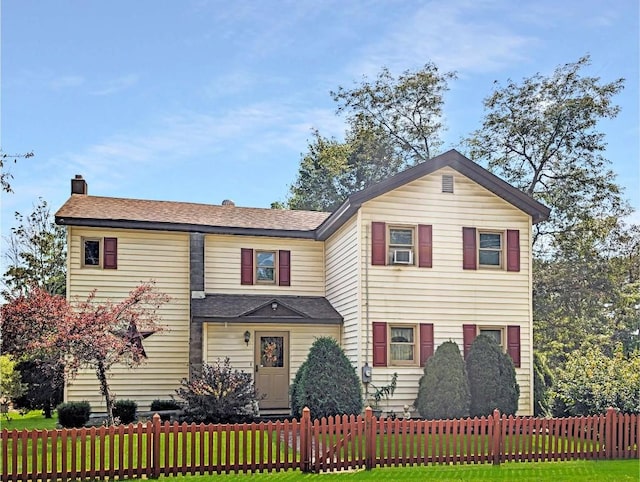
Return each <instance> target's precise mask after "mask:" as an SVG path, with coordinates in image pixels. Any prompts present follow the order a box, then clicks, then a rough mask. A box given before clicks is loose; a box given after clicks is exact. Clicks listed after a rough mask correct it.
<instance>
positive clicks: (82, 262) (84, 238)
mask: <svg viewBox="0 0 640 482" xmlns="http://www.w3.org/2000/svg"><path fill="white" fill-rule="evenodd" d="M103 239H104V238H101V237H98V236H82V237H81V238H80V243H81V244H80V246H81V254H80V266H81V267H82V268H87V269H102V266H103V263H102V258H103V255H104V245H103ZM87 241H95V242H97V243H98V264H87V263H86V259H87V258H86V256H85V250H86V245H85V243H86V242H87Z"/></svg>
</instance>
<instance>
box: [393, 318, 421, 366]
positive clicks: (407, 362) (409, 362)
mask: <svg viewBox="0 0 640 482" xmlns="http://www.w3.org/2000/svg"><path fill="white" fill-rule="evenodd" d="M393 328H411V329H412V330H413V342H394V341H393V338H392V336H391V330H392V329H393ZM387 330H388V331H387V353H388V364H389V366H403V367H414V366H419V365H420V353H419V349H420V341H419V339H418V338H419V335H420V332H419V328H418V325H417V324H414V323H411V324H409V323H387ZM393 344H402V345H411V346H413V360H394V359H393V352H392V350H391V345H393Z"/></svg>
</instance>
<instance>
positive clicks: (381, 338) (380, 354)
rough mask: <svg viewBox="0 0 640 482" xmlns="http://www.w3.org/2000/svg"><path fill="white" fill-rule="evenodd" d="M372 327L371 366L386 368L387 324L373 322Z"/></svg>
mask: <svg viewBox="0 0 640 482" xmlns="http://www.w3.org/2000/svg"><path fill="white" fill-rule="evenodd" d="M372 325H373V366H374V367H386V366H387V324H386V323H385V322H384V321H374V322H373V323H372Z"/></svg>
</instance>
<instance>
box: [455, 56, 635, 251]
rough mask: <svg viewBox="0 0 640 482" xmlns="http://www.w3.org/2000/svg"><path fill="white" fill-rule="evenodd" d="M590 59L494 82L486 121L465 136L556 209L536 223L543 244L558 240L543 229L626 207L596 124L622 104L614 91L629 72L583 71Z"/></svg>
mask: <svg viewBox="0 0 640 482" xmlns="http://www.w3.org/2000/svg"><path fill="white" fill-rule="evenodd" d="M589 64H590V58H589V56H585V57H582V58H580V59H578V61H577V62H572V63H567V64H565V65H562V66H560V67H558V68H557V69H556V70H555V71H554V72H553V74H551V75H550V76H543V75H541V74H536V75H534V76H532V77H529V78H526V79H524V80H523V81H522V82H520V83H517V82H514V81H511V80H510V81H509V82H508V83H507V85H506V86H504V87H502V86H500V85H499V84H497V88H496V90H495V91H494V92H493V93H492V94H491V95H490V96H489V97H487V98H486V99H485V101H484V105H485V110H486V114H485V117H484V120H483V122H482V126H481V127H480V129H478V130H477V131H475V132H474V133H473V134H472V135H471V137H470V138H469V139H467V143H468V145H469V147H470V154H471V158H472V159H474V160H482V161H484V162H485V163H486V165H487V167H488V168H489V170H491V171H492V172H494V173H496V174H497V175H499V176H500V177H502V178H503V179H504V180H506V181H507V182H509V183H510V184H512V185H514V186H516V187H517V188H519V189H521V190H522V191H524V192H526V193H528V194H529V195H531V196H533V197H534V198H535V199H537V200H539V201H541V202H542V203H544V204H546V205H547V206H549V207H550V208H551V209H552V212H551V216H550V218H549V220H548V221H546V222H544V223H540V224H538V225H536V230H537V232H536V234H537V236H536V246H537V248H538V249H539V250H540V249H542V248H543V247H544V248H548V247H553V242H554V240H553V237H552V238H551V239H549V238H548V237H547V239H544V238H545V236H544V235H555V234H556V233H563V232H566V231H568V230H570V229H571V228H572V227H573V226H574V225H575V224H577V223H579V222H581V221H584V220H587V219H590V218H601V217H604V216H610V215H614V216H616V217H618V216H621V215H623V214H625V213H627V212H628V207H627V204H626V202H625V201H624V199H623V197H622V194H621V190H620V187H619V186H618V185H617V184H616V183H615V175H614V173H613V172H612V171H611V169H610V168H609V165H610V161H609V160H607V159H606V158H605V157H604V155H603V151H604V150H605V148H606V142H605V138H604V134H603V133H602V132H600V131H598V129H597V124H598V122H599V121H600V120H601V119H604V118H613V117H615V116H616V115H617V114H618V112H619V111H620V107H619V106H617V105H616V104H615V103H614V102H613V98H614V97H615V95H616V94H618V93H619V92H620V91H621V90H622V88H623V87H624V79H616V80H614V81H612V82H602V81H601V80H600V78H598V77H591V76H588V75H585V74H584V69H586V68H587V67H588V66H589ZM541 235H542V238H541V237H540V236H541ZM543 239H544V240H543Z"/></svg>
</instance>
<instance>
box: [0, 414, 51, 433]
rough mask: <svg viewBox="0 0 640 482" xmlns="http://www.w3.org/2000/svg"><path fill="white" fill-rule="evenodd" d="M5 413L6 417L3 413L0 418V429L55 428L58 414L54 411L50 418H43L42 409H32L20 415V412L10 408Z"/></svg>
mask: <svg viewBox="0 0 640 482" xmlns="http://www.w3.org/2000/svg"><path fill="white" fill-rule="evenodd" d="M7 415H8V418H7V417H5V415H4V414H3V415H2V417H1V418H0V429H3V428H6V429H7V430H13V429H16V430H23V429H27V430H36V429H37V430H43V429H47V430H51V429H54V428H56V423H58V416H57V415H56V413H55V412H54V413H53V417H52V418H44V416H43V415H42V410H32V411H30V412H27V413H26V414H25V415H20V412H18V411H15V410H11V411H10V412H9V413H8V414H7Z"/></svg>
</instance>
